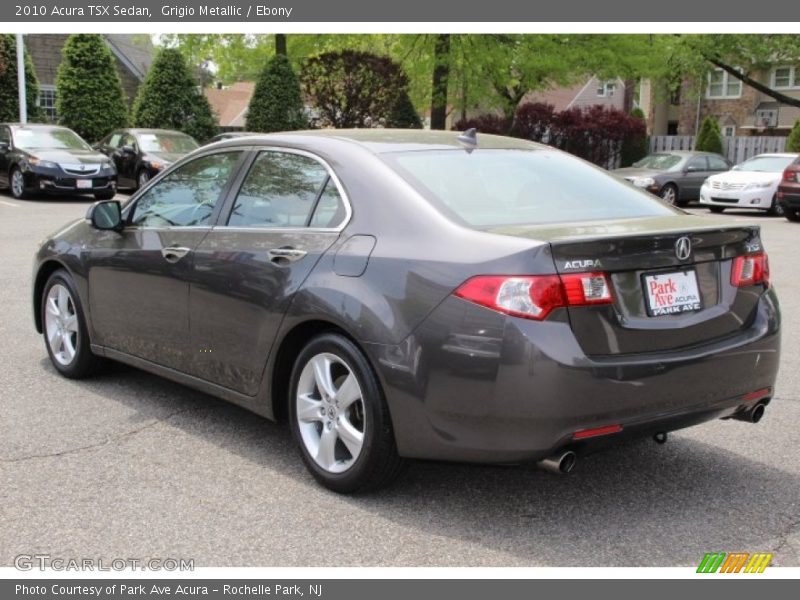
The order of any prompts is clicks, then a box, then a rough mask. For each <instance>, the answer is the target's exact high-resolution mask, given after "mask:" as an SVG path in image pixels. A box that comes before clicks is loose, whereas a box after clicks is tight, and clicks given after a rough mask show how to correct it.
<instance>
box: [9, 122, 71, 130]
mask: <svg viewBox="0 0 800 600" xmlns="http://www.w3.org/2000/svg"><path fill="white" fill-rule="evenodd" d="M0 125H5V126H6V127H11V128H12V129H22V128H27V129H68V130H69V131H72V130H71V129H70V128H69V127H64V126H63V125H54V124H52V123H24V124H23V123H0Z"/></svg>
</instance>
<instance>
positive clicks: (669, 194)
mask: <svg viewBox="0 0 800 600" xmlns="http://www.w3.org/2000/svg"><path fill="white" fill-rule="evenodd" d="M658 195H659V196H661V199H662V200H663V201H664V202H666V203H667V204H670V205H672V206H680V205H681V203H680V201H679V200H678V195H679V194H678V188H677V186H676V185H675V184H674V183H668V184H667V185H665V186H664V187H662V188H661V191H660V192H659V193H658Z"/></svg>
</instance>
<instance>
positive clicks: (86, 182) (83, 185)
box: [75, 179, 92, 190]
mask: <svg viewBox="0 0 800 600" xmlns="http://www.w3.org/2000/svg"><path fill="white" fill-rule="evenodd" d="M75 187H77V188H78V189H79V190H90V189H92V180H91V179H76V180H75Z"/></svg>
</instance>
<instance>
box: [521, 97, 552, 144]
mask: <svg viewBox="0 0 800 600" xmlns="http://www.w3.org/2000/svg"><path fill="white" fill-rule="evenodd" d="M555 117H556V109H555V107H553V105H552V104H545V103H543V102H528V103H526V104H522V105H521V106H520V107H519V108H518V109H517V112H516V114H515V115H514V126H513V128H512V135H514V136H516V137H521V138H524V139H526V140H531V141H533V142H544V143H547V141H548V139H549V135H550V129H551V128H552V126H553V122H554V121H555Z"/></svg>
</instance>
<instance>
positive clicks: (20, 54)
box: [17, 33, 28, 125]
mask: <svg viewBox="0 0 800 600" xmlns="http://www.w3.org/2000/svg"><path fill="white" fill-rule="evenodd" d="M17 87H18V88H19V122H20V124H22V125H25V123H27V122H28V102H27V93H26V90H25V45H24V44H23V43H22V34H21V33H18V34H17Z"/></svg>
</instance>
